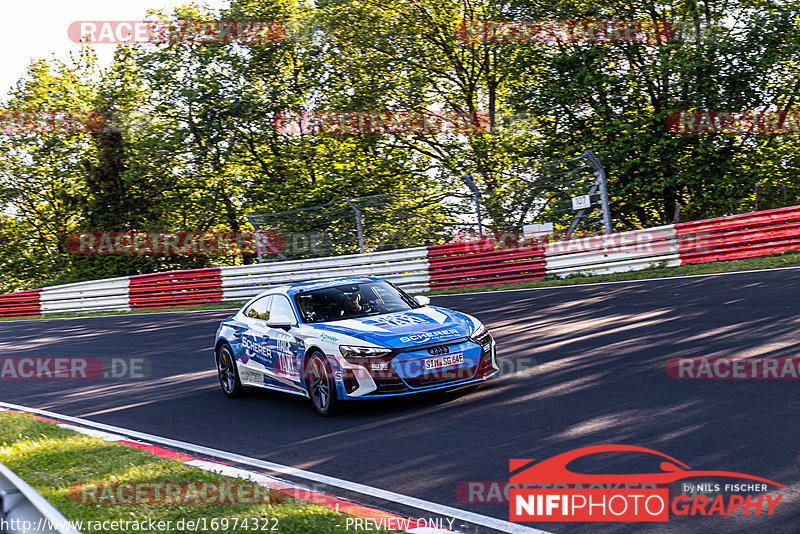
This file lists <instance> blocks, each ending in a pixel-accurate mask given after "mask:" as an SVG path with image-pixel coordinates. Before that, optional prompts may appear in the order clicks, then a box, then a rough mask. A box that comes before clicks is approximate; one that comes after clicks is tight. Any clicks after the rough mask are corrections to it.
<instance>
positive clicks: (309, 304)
mask: <svg viewBox="0 0 800 534" xmlns="http://www.w3.org/2000/svg"><path fill="white" fill-rule="evenodd" d="M300 311H301V312H303V315H304V316H305V320H306V321H309V322H313V321H316V320H317V314H316V311H315V310H314V301H313V300H312V298H311V297H310V296H309V297H300Z"/></svg>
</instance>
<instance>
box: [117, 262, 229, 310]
mask: <svg viewBox="0 0 800 534" xmlns="http://www.w3.org/2000/svg"><path fill="white" fill-rule="evenodd" d="M129 292H130V306H131V308H132V309H140V308H172V307H175V306H194V305H197V304H209V303H214V302H222V279H221V278H220V270H219V268H213V269H191V270H187V271H169V272H166V273H153V274H138V275H134V276H131V277H130V286H129Z"/></svg>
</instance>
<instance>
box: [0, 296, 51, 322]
mask: <svg viewBox="0 0 800 534" xmlns="http://www.w3.org/2000/svg"><path fill="white" fill-rule="evenodd" d="M41 291H42V290H41V289H30V290H28V291H19V292H17V293H7V294H5V295H0V317H25V316H28V315H39V314H40V313H41V307H40V305H39V293H41Z"/></svg>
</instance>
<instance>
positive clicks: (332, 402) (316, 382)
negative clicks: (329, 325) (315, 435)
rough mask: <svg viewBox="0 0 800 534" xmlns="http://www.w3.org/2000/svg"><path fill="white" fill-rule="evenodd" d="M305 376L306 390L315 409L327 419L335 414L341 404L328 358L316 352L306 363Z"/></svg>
mask: <svg viewBox="0 0 800 534" xmlns="http://www.w3.org/2000/svg"><path fill="white" fill-rule="evenodd" d="M305 376H306V389H307V391H308V396H309V397H311V403H312V404H313V405H314V409H316V410H317V412H319V413H320V415H324V416H325V417H330V416H331V415H333V414H335V413H336V412H337V411H338V410H339V407H340V404H341V403H340V401H339V398H338V396H337V394H336V383H335V382H334V380H333V369H331V364H330V362H329V361H328V358H326V357H325V355H324V354H322V353H321V352H314V353H313V354H312V355H311V357H310V358H309V359H308V363H306V369H305Z"/></svg>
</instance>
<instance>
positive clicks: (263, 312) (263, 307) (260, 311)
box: [244, 295, 272, 321]
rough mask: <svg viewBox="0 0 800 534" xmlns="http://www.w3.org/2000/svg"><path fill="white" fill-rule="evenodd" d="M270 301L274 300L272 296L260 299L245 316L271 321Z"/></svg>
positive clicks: (246, 311) (247, 310)
mask: <svg viewBox="0 0 800 534" xmlns="http://www.w3.org/2000/svg"><path fill="white" fill-rule="evenodd" d="M270 300H272V295H268V296H266V297H262V298H260V299H258V300H257V301H255V302H253V303H252V304H251V305H250V306H249V307H248V308H247V309H246V310H245V311H244V314H245V315H246V316H247V317H250V318H252V319H262V320H264V321H267V320H269V301H270Z"/></svg>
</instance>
